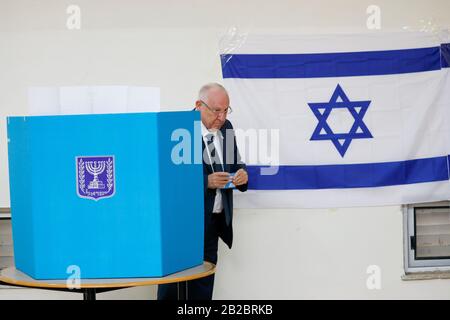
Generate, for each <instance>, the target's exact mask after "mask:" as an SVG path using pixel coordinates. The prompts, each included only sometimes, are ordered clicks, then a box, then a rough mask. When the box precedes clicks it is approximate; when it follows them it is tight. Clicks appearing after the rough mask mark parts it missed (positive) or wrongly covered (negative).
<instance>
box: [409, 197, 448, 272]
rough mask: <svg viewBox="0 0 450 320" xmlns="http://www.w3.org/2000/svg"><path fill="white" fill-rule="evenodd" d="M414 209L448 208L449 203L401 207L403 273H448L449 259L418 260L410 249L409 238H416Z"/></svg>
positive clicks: (414, 252)
mask: <svg viewBox="0 0 450 320" xmlns="http://www.w3.org/2000/svg"><path fill="white" fill-rule="evenodd" d="M416 208H450V202H449V201H441V202H431V203H418V204H408V205H403V246H404V254H403V257H404V268H405V273H414V272H438V271H447V272H448V271H450V257H449V258H445V257H442V258H439V257H435V258H419V259H416V251H415V250H414V249H412V247H411V237H412V236H414V237H415V236H416V223H415V211H416Z"/></svg>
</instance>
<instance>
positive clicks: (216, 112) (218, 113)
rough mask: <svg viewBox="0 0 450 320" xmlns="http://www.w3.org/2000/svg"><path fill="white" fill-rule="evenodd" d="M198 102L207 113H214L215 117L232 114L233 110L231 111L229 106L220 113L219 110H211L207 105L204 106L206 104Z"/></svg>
mask: <svg viewBox="0 0 450 320" xmlns="http://www.w3.org/2000/svg"><path fill="white" fill-rule="evenodd" d="M200 102H201V103H202V104H203V105H204V106H205V107H206V108H207V109H208V110H209V111H211V112H212V113H214V114H215V115H216V116H220V115H226V114H230V113H232V112H233V109H231V107H230V106H228V108H226V109H225V111H220V110H214V109H211V107H210V106H208V105H207V104H206V102H204V101H203V100H200Z"/></svg>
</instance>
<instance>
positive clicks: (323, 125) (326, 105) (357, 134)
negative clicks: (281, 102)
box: [308, 84, 373, 157]
mask: <svg viewBox="0 0 450 320" xmlns="http://www.w3.org/2000/svg"><path fill="white" fill-rule="evenodd" d="M370 102H371V101H370V100H369V101H350V100H349V98H348V97H347V95H346V94H345V92H344V90H343V89H342V88H341V86H340V85H339V84H338V85H337V87H336V89H335V90H334V92H333V95H332V97H331V99H330V101H329V102H319V103H308V105H309V107H310V108H311V110H312V112H313V113H314V115H315V116H316V118H317V120H319V123H318V124H317V127H316V129H315V130H314V132H313V134H312V136H311V139H310V140H331V141H332V142H333V144H334V146H335V147H336V149H337V151H338V152H339V154H340V155H341V157H344V155H345V153H346V152H347V149H348V147H349V146H350V143H351V142H352V140H353V139H368V138H373V136H372V134H371V133H370V131H369V129H368V128H367V126H366V125H365V124H364V122H363V117H364V115H365V114H366V111H367V109H368V108H369V104H370ZM338 108H347V109H348V111H349V112H350V114H351V115H352V116H353V118H354V119H355V122H354V123H353V125H352V127H351V129H350V131H349V132H348V133H334V132H333V130H331V128H330V126H329V125H328V123H327V119H328V116H329V115H330V113H331V111H332V110H333V109H338Z"/></svg>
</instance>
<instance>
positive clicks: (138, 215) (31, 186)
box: [7, 111, 204, 279]
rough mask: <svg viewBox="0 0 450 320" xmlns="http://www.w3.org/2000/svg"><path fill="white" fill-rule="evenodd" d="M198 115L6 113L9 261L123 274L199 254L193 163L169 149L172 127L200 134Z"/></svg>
mask: <svg viewBox="0 0 450 320" xmlns="http://www.w3.org/2000/svg"><path fill="white" fill-rule="evenodd" d="M199 120H200V114H199V113H198V112H193V111H189V112H165V113H130V114H102V115H73V116H33V117H9V118H8V120H7V121H8V156H9V170H10V172H9V173H10V190H11V217H12V227H13V241H14V256H15V265H16V268H17V269H19V270H20V271H22V272H24V273H26V274H28V275H29V276H31V277H33V278H35V279H67V278H68V277H69V276H71V275H72V273H73V272H74V270H77V271H79V276H80V278H123V277H160V276H164V275H167V274H170V273H174V272H177V271H180V270H183V269H186V268H190V267H193V266H196V265H199V264H202V263H203V232H204V231H203V228H204V222H203V215H204V213H203V169H202V163H201V162H200V163H193V162H192V163H181V164H179V163H176V162H174V161H172V158H171V150H172V148H173V147H174V146H175V145H176V144H177V143H178V141H176V140H175V141H172V140H173V139H172V136H171V135H172V133H173V132H174V131H175V130H180V128H182V130H184V132H187V133H188V134H189V135H188V137H189V138H190V139H191V142H192V145H194V142H195V141H196V140H198V141H201V136H200V130H199V129H196V126H199ZM197 151H198V150H197ZM191 152H195V149H193V150H192V151H191ZM198 152H200V153H201V148H200V150H199V151H198ZM78 268H79V269H78Z"/></svg>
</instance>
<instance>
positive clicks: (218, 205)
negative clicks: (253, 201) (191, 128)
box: [201, 123, 223, 213]
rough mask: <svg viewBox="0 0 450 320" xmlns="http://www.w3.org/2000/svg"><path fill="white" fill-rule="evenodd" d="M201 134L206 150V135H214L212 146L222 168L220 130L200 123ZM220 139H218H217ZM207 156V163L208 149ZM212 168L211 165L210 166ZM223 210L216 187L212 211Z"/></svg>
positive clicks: (220, 193) (219, 192) (219, 211)
mask: <svg viewBox="0 0 450 320" xmlns="http://www.w3.org/2000/svg"><path fill="white" fill-rule="evenodd" d="M201 126H202V136H203V142H204V143H205V147H206V149H207V150H208V138H207V136H208V135H209V134H212V135H213V136H214V140H213V143H214V148H215V149H216V155H217V156H218V157H219V159H220V163H221V164H222V170H223V158H222V144H221V142H222V139H223V137H222V133H221V132H220V130H211V131H210V130H208V129H206V127H205V125H204V124H203V123H202V124H201ZM219 139H220V140H219ZM207 154H208V157H209V163H212V161H211V154H210V153H209V150H208V152H207ZM211 168H212V166H211ZM212 170H213V172H214V168H212ZM222 210H223V204H222V192H221V191H220V189H216V198H215V200H214V207H213V213H221V212H222Z"/></svg>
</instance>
